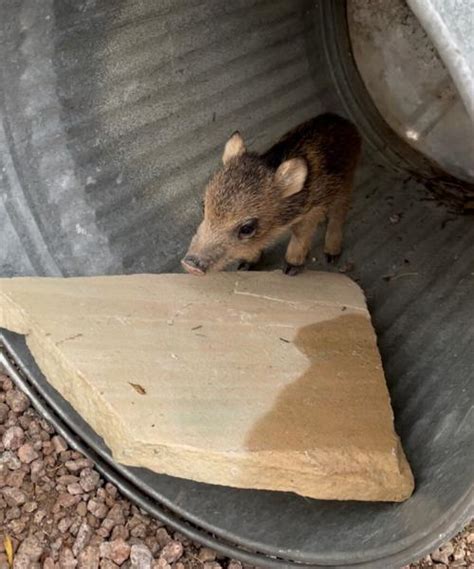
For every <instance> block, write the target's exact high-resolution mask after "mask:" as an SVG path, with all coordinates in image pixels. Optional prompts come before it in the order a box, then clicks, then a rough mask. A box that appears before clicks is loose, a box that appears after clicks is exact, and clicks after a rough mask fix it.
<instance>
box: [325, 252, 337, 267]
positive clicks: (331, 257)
mask: <svg viewBox="0 0 474 569" xmlns="http://www.w3.org/2000/svg"><path fill="white" fill-rule="evenodd" d="M324 256H325V257H326V262H327V263H329V264H330V265H335V264H336V263H337V261H338V260H339V257H340V255H330V254H329V253H325V255H324Z"/></svg>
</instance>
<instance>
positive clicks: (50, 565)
mask: <svg viewBox="0 0 474 569" xmlns="http://www.w3.org/2000/svg"><path fill="white" fill-rule="evenodd" d="M43 569H55V564H54V559H53V558H52V557H46V559H45V560H44V561H43Z"/></svg>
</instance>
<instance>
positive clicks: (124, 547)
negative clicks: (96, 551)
mask: <svg viewBox="0 0 474 569" xmlns="http://www.w3.org/2000/svg"><path fill="white" fill-rule="evenodd" d="M100 556H101V557H105V558H107V559H110V560H111V561H113V562H114V563H117V565H122V563H124V562H125V561H126V560H127V559H128V558H129V557H130V545H129V544H128V543H127V542H126V541H124V540H123V539H116V540H114V541H108V542H105V543H102V544H101V546H100Z"/></svg>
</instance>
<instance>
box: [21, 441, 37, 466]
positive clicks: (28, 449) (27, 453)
mask: <svg viewBox="0 0 474 569" xmlns="http://www.w3.org/2000/svg"><path fill="white" fill-rule="evenodd" d="M18 458H19V459H20V460H21V462H23V464H30V463H32V462H33V461H34V460H35V459H36V458H38V453H37V452H36V451H35V449H34V448H33V445H32V444H31V443H25V444H23V445H21V447H20V448H19V449H18Z"/></svg>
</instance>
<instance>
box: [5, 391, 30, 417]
mask: <svg viewBox="0 0 474 569" xmlns="http://www.w3.org/2000/svg"><path fill="white" fill-rule="evenodd" d="M6 401H7V405H8V406H9V407H10V409H11V410H12V411H14V412H15V413H18V414H19V413H23V412H25V411H26V410H27V409H28V407H29V406H30V401H29V399H28V397H27V396H26V395H25V394H24V393H23V392H22V391H18V390H17V389H12V390H11V391H8V392H7V396H6Z"/></svg>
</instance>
